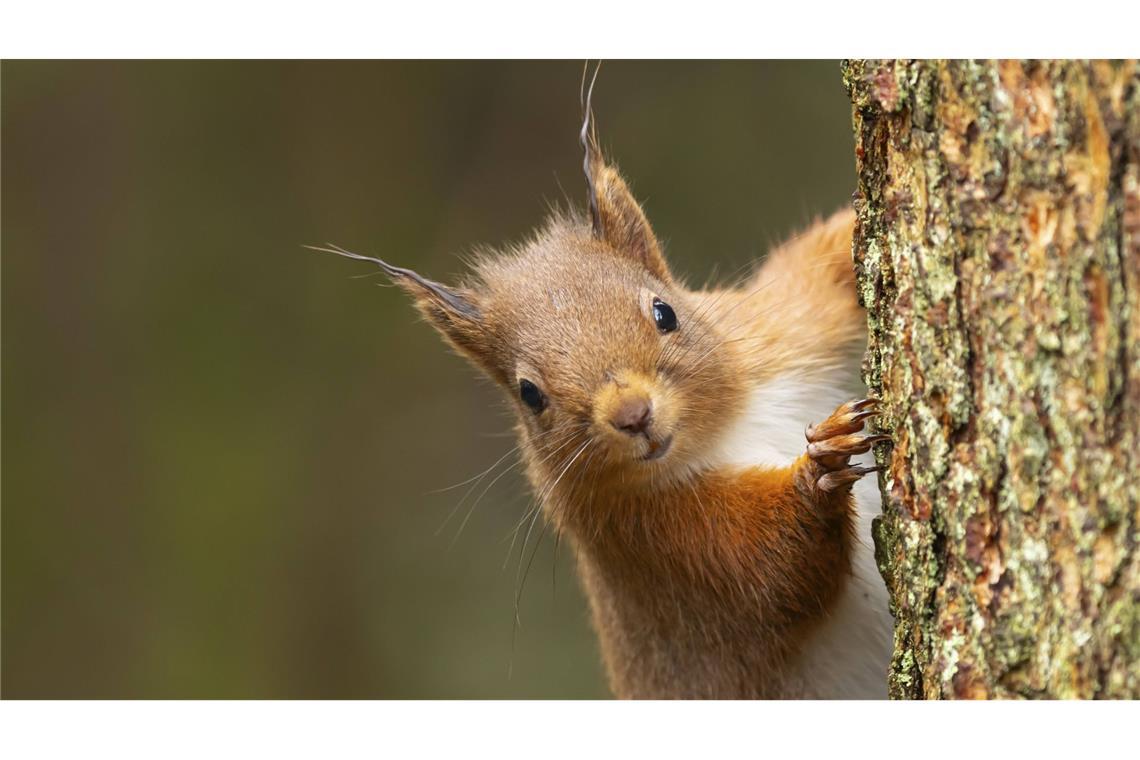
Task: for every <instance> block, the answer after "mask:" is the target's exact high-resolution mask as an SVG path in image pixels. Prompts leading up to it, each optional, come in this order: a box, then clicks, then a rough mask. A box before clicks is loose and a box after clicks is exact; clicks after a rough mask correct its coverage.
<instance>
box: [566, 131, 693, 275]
mask: <svg viewBox="0 0 1140 760" xmlns="http://www.w3.org/2000/svg"><path fill="white" fill-rule="evenodd" d="M591 142H592V141H591ZM586 180H587V183H588V185H589V189H590V219H591V222H592V223H593V225H594V236H595V237H597V238H599V239H600V240H604V241H606V242H607V243H609V244H610V246H611V247H613V249H614V250H616V251H617V252H618V253H621V254H624V255H626V256H629V257H631V258H633V259H634V260H636V261H637V262H638V263H639V264H641V265H642V266H644V267H645V268H646V269H648V270H649V271H650V272H651V273H652V274H653V275H654V276H655V277H657V278H658V279H660V280H662V281H664V282H671V281H672V276H671V275H670V273H669V266H668V265H667V264H666V263H665V257H664V256H663V255H662V253H661V246H660V245H659V244H658V242H657V236H656V235H654V234H653V228H652V227H650V226H649V220H648V219H646V218H645V212H644V211H642V210H641V205H640V204H639V203H638V202H637V199H635V198H634V197H633V193H631V192H630V191H629V186H628V185H626V184H625V180H624V179H622V177H621V174H619V173H618V170H617V169H616V168H614V167H613V166H609V165H607V164H606V163H605V162H604V161H603V160H602V158H601V155H600V154H599V153H598V151H597V149H596V148H592V147H591V148H587V155H586Z"/></svg>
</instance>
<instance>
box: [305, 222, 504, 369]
mask: <svg viewBox="0 0 1140 760" xmlns="http://www.w3.org/2000/svg"><path fill="white" fill-rule="evenodd" d="M309 247H310V248H312V249H313V250H315V251H325V252H327V253H335V254H337V255H338V256H344V257H346V258H350V259H357V260H358V261H370V262H372V263H373V264H376V265H377V266H378V267H380V268H381V269H382V270H384V273H385V274H387V275H388V276H389V277H390V278H391V279H392V282H394V283H396V284H397V285H399V286H400V287H401V288H403V290H404V291H405V292H406V293H407V294H408V295H410V296H411V297H412V299H413V300H414V301H415V304H416V308H417V309H418V310H419V311H420V313H421V314H423V315H424V318H425V319H426V320H427V321H428V322H429V323H431V325H432V326H433V327H435V329H436V330H438V331H439V333H440V334H441V335H442V336H443V337H444V339H445V340H447V342H449V343H450V344H451V345H453V346H454V347H455V348H456V349H458V350H459V351H460V353H462V354H464V355H466V356H468V357H469V358H471V359H472V360H474V361H476V362H477V363H479V364H480V365H481V366H484V367H486V368H488V369H489V364H490V363H489V351H488V341H487V337H486V330H485V328H484V321H483V314H482V312H481V310H480V309H479V304H478V299H477V297H476V296H475V294H474V293H472V292H471V291H470V290H467V289H466V288H450V287H448V286H446V285H442V284H440V283H438V282H435V281H434V280H429V279H428V278H426V277H424V276H422V275H420V274H418V273H416V272H414V271H412V270H411V269H405V268H403V267H396V266H392V265H391V264H389V263H388V262H386V261H383V260H381V259H377V258H373V257H372V256H363V255H361V254H359V253H352V252H351V251H346V250H345V249H343V248H341V247H339V246H335V245H332V244H330V245H329V246H328V247H326V248H315V247H312V246H309Z"/></svg>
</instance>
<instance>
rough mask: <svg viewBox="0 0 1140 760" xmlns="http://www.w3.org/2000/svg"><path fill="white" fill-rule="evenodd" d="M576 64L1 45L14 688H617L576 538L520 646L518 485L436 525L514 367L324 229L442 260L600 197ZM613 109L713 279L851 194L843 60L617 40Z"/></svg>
mask: <svg viewBox="0 0 1140 760" xmlns="http://www.w3.org/2000/svg"><path fill="white" fill-rule="evenodd" d="M581 73H582V64H581V62H577V61H575V62H542V63H534V62H480V63H472V62H260V63H259V62H161V63H154V62H98V63H91V62H58V63H48V62H5V63H4V64H3V68H2V107H3V123H2V140H3V145H2V150H3V161H2V182H3V196H2V204H3V205H2V213H3V225H2V236H3V237H2V247H3V258H2V261H3V271H2V282H3V294H2V295H3V313H2V318H3V323H2V325H3V335H2V340H3V364H2V382H3V386H2V388H3V438H2V445H3V480H2V486H3V491H2V499H3V505H2V510H3V511H2V520H3V523H2V542H3V545H2V584H3V587H2V604H3V609H2V615H3V623H2V626H3V627H2V632H3V641H2V646H3V651H2V657H3V660H2V663H3V683H2V687H3V696H5V697H9V698H12V697H139V698H145V697H188V698H197V697H216V698H246V697H250V698H252V697H258V698H277V697H281V698H297V697H345V698H351V697H402V698H418V697H467V698H476V697H524V698H534V697H567V698H570V697H602V696H606V695H607V690H606V687H605V683H604V677H603V673H602V668H601V666H600V664H599V661H598V654H597V648H596V645H595V643H594V640H593V635H592V633H591V631H590V627H589V621H588V618H587V613H586V608H585V603H584V600H583V598H582V594H581V592H580V591H579V589H578V587H577V585H576V583H575V581H574V579H573V569H572V562H571V559H572V558H571V557H570V556H569V555H570V554H571V552H570V551H569V550H568V548H567V547H566V545H565V544H563V546H562V547H561V550H560V551H559V553H558V556H557V557H556V556H555V552H554V551H553V542H552V541H551V540H550V539H549V537H548V538H547V539H546V540H545V542H544V543H543V545H542V548H541V549H540V550H539V552H538V555H537V556H536V558H535V560H534V564H533V567H532V569H531V572H530V577H529V580H528V581H527V585H526V588H525V592H524V594H523V596H522V601H521V606H520V612H519V616H520V620H521V625H520V627H519V629H518V631H517V634H516V635H515V636H514V644H513V646H512V623H513V620H514V600H515V591H516V588H517V583H516V565H517V545H516V552H515V555H513V556H512V557H511V558H510V559H509V560H508V556H507V552H508V546H509V538H508V536H509V534H510V533H511V530H512V528H513V527H514V525H515V524H516V521H517V520H518V519H519V517H520V515H521V514H522V512H523V511H524V510H525V508H526V507H527V505H528V499H527V494H526V485H525V483H524V482H523V481H522V479H521V478H520V477H518V476H517V475H516V474H515V473H514V472H510V473H508V474H507V475H506V476H505V477H503V478H502V479H501V480H500V481H499V482H498V483H497V484H495V486H494V487H493V488H492V489H491V490H490V492H489V493H488V494H487V495H486V497H485V498H483V500H482V501H481V502H480V503H479V505H478V508H477V509H476V511H475V512H474V513H473V515H472V516H471V518H470V520H469V521H468V523H467V525H466V528H465V529H464V531H463V533H462V535H460V536H459V537H458V539H457V540H455V541H454V544H453V539H454V538H455V534H456V528H457V527H458V523H459V520H460V518H461V517H462V514H460V515H459V517H457V518H455V519H453V520H452V521H451V522H450V523H449V524H448V525H447V526H446V527H445V528H444V529H443V530H442V531H439V528H440V526H441V524H443V523H444V521H445V519H446V517H447V515H448V513H449V512H450V511H451V509H452V508H453V507H454V506H455V504H456V502H457V501H458V500H459V499H460V497H461V496H462V494H463V491H464V489H456V490H452V491H446V492H443V493H439V492H434V491H435V490H436V489H439V488H442V487H444V486H448V485H451V484H454V483H457V482H459V481H462V480H464V479H466V478H468V477H470V476H472V475H473V474H476V473H478V472H479V471H481V470H483V469H484V468H486V467H488V466H489V465H491V464H492V463H493V462H495V461H496V460H497V459H498V458H499V457H500V456H502V455H503V454H504V453H506V452H507V451H508V450H509V449H510V448H511V446H512V445H513V440H512V439H511V438H510V437H509V435H507V433H508V432H509V428H510V422H509V419H508V418H507V415H506V409H505V406H504V405H503V404H502V403H501V402H500V400H499V397H498V394H497V392H496V391H495V389H494V388H492V387H491V386H490V385H489V384H488V383H486V382H484V381H482V380H479V379H478V378H477V377H476V376H475V373H474V372H473V371H472V370H470V369H468V367H467V366H466V365H465V364H464V362H463V361H461V360H460V359H458V358H456V357H454V356H452V355H450V354H449V353H447V352H446V351H445V350H444V349H443V348H442V346H441V344H440V342H439V340H438V339H437V338H436V337H435V335H434V334H433V333H432V332H431V330H430V329H429V328H428V327H427V326H426V325H424V324H422V323H420V322H418V321H417V319H416V318H415V316H414V314H413V312H412V310H411V309H410V308H409V306H408V304H407V303H406V302H405V300H404V298H403V297H402V296H401V294H400V293H398V292H397V291H395V290H391V289H379V288H377V287H376V286H377V285H379V284H381V280H380V279H378V278H376V277H374V276H372V270H371V269H370V268H369V267H368V266H367V265H363V264H356V263H355V262H349V261H344V260H341V259H337V258H335V257H332V256H327V255H321V254H316V253H312V252H308V251H305V250H303V249H302V248H301V245H302V244H304V243H322V242H325V241H332V242H335V243H338V244H341V245H343V246H346V247H348V248H350V249H354V250H359V251H361V252H366V253H376V254H381V255H383V256H385V257H386V258H388V259H390V260H391V261H394V262H398V263H401V264H405V265H410V266H413V267H415V268H417V269H419V270H421V271H423V272H424V273H426V274H428V275H430V276H433V277H437V278H441V279H443V278H447V277H448V276H451V275H454V274H455V273H456V272H457V271H459V269H460V263H459V259H458V258H457V255H458V254H462V253H464V252H467V251H470V250H471V248H472V246H473V245H474V244H478V243H489V244H494V243H497V242H506V241H509V240H517V239H519V238H521V237H522V236H524V235H526V234H527V233H528V231H529V230H530V228H531V227H532V226H534V225H536V224H537V223H539V222H540V221H541V219H542V217H543V214H544V213H545V211H546V209H547V207H548V204H550V203H560V202H565V201H566V200H567V199H569V200H570V201H571V202H574V203H580V202H581V201H582V199H583V197H584V189H583V184H582V180H581V176H580V169H579V167H580V161H581V158H580V155H579V152H578V145H577V129H578V124H579V116H580V115H579V105H578V86H579V81H580V77H581ZM595 109H596V112H597V115H598V124H599V129H600V134H601V137H602V141H603V144H604V145H605V146H606V148H607V151H608V152H609V153H610V155H611V156H613V157H615V158H616V159H617V160H618V162H619V163H620V165H621V167H622V169H623V170H624V171H625V173H626V174H627V175H628V177H629V178H630V179H631V181H632V185H633V187H634V191H635V193H636V194H637V195H638V196H639V197H640V198H641V199H643V200H645V201H646V208H647V210H648V212H649V215H650V218H651V220H652V221H653V223H654V225H655V227H656V229H657V232H658V234H659V236H660V237H662V238H663V239H664V240H665V242H666V245H667V252H668V254H669V256H670V258H671V260H672V262H673V263H674V266H675V268H676V269H677V270H678V271H680V272H682V273H684V274H685V275H686V276H688V277H689V279H690V281H703V280H704V279H705V278H706V277H708V276H709V275H710V274H712V273H713V272H714V267H716V270H717V271H720V272H722V273H730V272H732V271H733V270H735V269H736V268H737V267H738V266H740V265H741V264H743V263H744V262H746V261H748V260H749V259H751V258H753V257H756V256H759V255H762V254H763V252H764V251H765V250H766V248H767V247H768V246H769V245H770V244H771V243H773V242H775V241H778V240H779V239H780V238H781V237H782V236H784V235H786V234H788V233H790V232H793V231H794V230H795V229H796V228H798V227H799V226H801V225H802V224H803V223H804V222H806V221H807V220H808V219H809V218H810V217H811V216H812V215H814V214H817V213H825V212H828V211H831V210H833V209H835V208H837V207H838V206H840V205H841V204H843V203H845V202H846V201H847V200H848V198H849V197H850V193H851V190H852V189H853V182H854V171H853V163H854V162H853V157H852V143H851V135H850V109H849V106H848V103H847V99H846V96H845V93H844V91H843V87H842V84H841V80H840V74H839V67H838V65H837V64H836V63H834V62H758V63H749V62H738V63H737V62H734V63H695V62H668V63H649V62H622V61H614V62H609V63H606V64H605V65H603V67H602V71H601V76H600V78H599V80H598V87H597V91H596V95H595ZM358 275H369V276H368V277H357V276H358ZM437 531H438V532H437ZM532 540H533V539H532ZM452 544H453V545H452ZM504 562H506V563H507V564H506V569H503V568H504ZM555 575H557V578H555Z"/></svg>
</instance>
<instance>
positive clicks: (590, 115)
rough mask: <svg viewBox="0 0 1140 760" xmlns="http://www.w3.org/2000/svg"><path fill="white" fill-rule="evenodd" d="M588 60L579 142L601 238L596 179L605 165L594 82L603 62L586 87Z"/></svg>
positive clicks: (592, 214) (593, 218)
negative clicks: (594, 102) (595, 125)
mask: <svg viewBox="0 0 1140 760" xmlns="http://www.w3.org/2000/svg"><path fill="white" fill-rule="evenodd" d="M588 65H589V64H588V62H587V63H585V64H583V65H582V84H581V85H580V86H579V88H578V99H579V101H580V102H581V104H582V131H581V132H579V133H578V142H579V143H581V145H582V172H583V173H584V174H585V175H586V189H587V191H588V200H589V204H590V223H591V224H592V225H593V228H594V237H597V238H600V237H602V234H603V228H602V217H601V213H600V212H599V210H598V189H597V185H596V179H597V176H598V173H599V171H600V170H601V169H603V168H604V167H605V163H604V162H603V161H602V151H601V149H600V148H599V147H598V135H597V132H595V130H594V106H593V99H594V83H595V82H597V81H598V72H599V71H601V69H602V62H601V61H598V64H597V65H596V66H595V67H594V75H593V76H592V77H590V87H589V89H588V90H587V89H586V70H587V67H588Z"/></svg>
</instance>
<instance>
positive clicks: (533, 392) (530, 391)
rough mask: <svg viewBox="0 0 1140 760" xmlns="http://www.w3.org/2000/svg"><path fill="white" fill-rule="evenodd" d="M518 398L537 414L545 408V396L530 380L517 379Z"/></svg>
mask: <svg viewBox="0 0 1140 760" xmlns="http://www.w3.org/2000/svg"><path fill="white" fill-rule="evenodd" d="M519 398H521V399H522V400H523V403H524V404H526V405H527V406H529V407H530V408H531V411H533V412H534V413H535V414H538V413H539V412H541V411H542V410H543V409H545V408H546V396H544V395H543V394H542V391H540V390H539V389H538V386H537V385H535V384H534V383H532V382H531V381H530V380H519Z"/></svg>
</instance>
